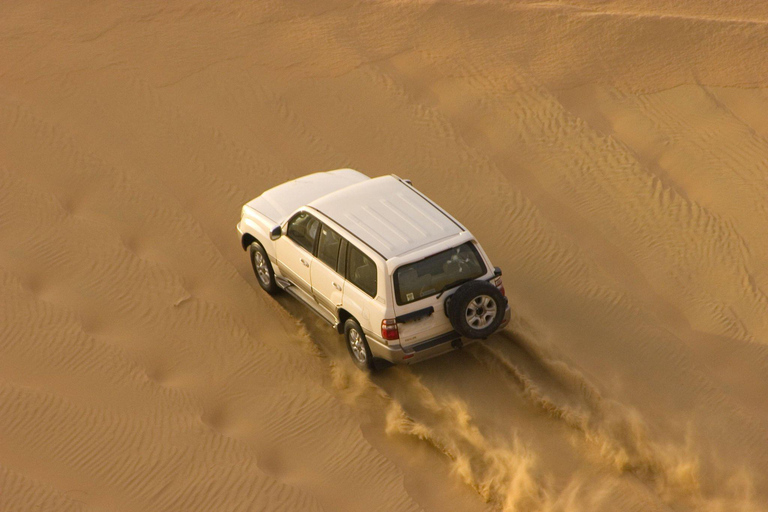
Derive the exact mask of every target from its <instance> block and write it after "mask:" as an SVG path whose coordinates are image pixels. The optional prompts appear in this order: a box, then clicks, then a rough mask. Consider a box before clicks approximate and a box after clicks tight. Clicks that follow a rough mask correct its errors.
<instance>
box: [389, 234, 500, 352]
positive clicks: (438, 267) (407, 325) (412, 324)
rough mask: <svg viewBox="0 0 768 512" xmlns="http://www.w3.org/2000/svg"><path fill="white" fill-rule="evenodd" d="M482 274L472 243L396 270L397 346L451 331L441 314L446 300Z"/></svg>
mask: <svg viewBox="0 0 768 512" xmlns="http://www.w3.org/2000/svg"><path fill="white" fill-rule="evenodd" d="M485 273H486V265H485V263H484V261H483V259H482V257H481V255H480V253H479V252H478V251H477V248H476V247H475V246H474V244H473V243H472V242H466V243H464V244H461V245H460V246H458V247H453V248H451V249H447V250H445V251H442V252H440V253H437V254H434V255H432V256H429V257H427V258H424V259H423V260H421V261H415V262H413V263H410V264H406V265H402V266H400V267H399V268H398V269H396V270H395V272H394V275H393V280H394V283H393V284H394V293H395V315H396V318H397V330H398V332H399V333H400V344H401V345H403V346H409V345H412V344H414V343H419V342H421V341H425V340H428V339H430V338H434V337H436V336H440V335H441V334H445V333H447V332H449V331H451V330H453V326H452V325H451V321H450V320H449V319H448V316H447V315H446V314H445V301H446V299H447V298H448V297H449V296H450V295H452V294H453V293H455V292H456V290H457V289H458V287H459V286H460V285H461V284H462V283H464V282H466V281H471V280H472V279H478V278H480V277H482V276H483V275H484V274H485ZM441 292H442V293H441Z"/></svg>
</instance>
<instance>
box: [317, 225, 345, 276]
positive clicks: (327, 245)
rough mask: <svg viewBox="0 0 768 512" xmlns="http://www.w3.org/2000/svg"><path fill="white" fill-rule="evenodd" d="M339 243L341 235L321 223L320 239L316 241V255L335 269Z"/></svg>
mask: <svg viewBox="0 0 768 512" xmlns="http://www.w3.org/2000/svg"><path fill="white" fill-rule="evenodd" d="M340 245H341V236H339V235H338V233H336V232H335V231H334V230H332V229H331V228H329V227H328V226H326V225H325V224H323V226H322V227H321V228H320V240H319V241H318V242H317V257H318V258H320V261H322V262H323V263H325V264H326V265H328V266H329V267H331V268H332V269H334V270H336V263H337V262H338V261H339V246H340Z"/></svg>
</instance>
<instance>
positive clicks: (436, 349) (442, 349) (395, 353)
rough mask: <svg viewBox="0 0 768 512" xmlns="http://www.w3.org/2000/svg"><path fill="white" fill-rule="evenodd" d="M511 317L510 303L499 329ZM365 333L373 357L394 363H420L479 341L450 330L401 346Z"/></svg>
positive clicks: (507, 322)
mask: <svg viewBox="0 0 768 512" xmlns="http://www.w3.org/2000/svg"><path fill="white" fill-rule="evenodd" d="M511 317H512V312H511V310H510V309H509V305H507V309H506V311H505V312H504V320H503V321H502V322H501V325H500V326H499V329H503V328H504V327H506V326H507V324H509V320H510V318H511ZM365 334H366V339H367V340H368V346H369V347H370V349H371V353H373V357H375V358H378V359H384V360H385V361H389V362H390V363H394V364H413V363H418V362H419V361H424V360H426V359H431V358H433V357H437V356H439V355H442V354H445V353H446V352H451V351H452V350H456V349H457V348H461V347H463V346H466V345H469V344H471V343H474V342H475V341H477V340H471V339H467V338H462V337H461V335H460V334H459V333H457V332H456V331H450V332H447V333H445V334H441V335H440V336H436V337H434V338H431V339H428V340H425V341H422V342H419V343H417V344H415V345H411V346H409V347H401V346H400V345H399V344H398V345H387V344H386V343H385V342H384V340H382V339H381V338H380V337H378V336H376V335H375V334H373V333H371V332H366V333H365Z"/></svg>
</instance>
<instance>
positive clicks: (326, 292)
mask: <svg viewBox="0 0 768 512" xmlns="http://www.w3.org/2000/svg"><path fill="white" fill-rule="evenodd" d="M346 245H347V241H346V240H344V239H343V238H342V237H341V235H339V234H338V233H336V232H335V231H334V230H332V229H331V228H329V227H328V226H326V225H325V224H322V225H321V226H320V234H319V238H318V241H317V255H316V256H315V258H314V259H313V260H312V265H311V277H312V293H314V295H315V300H316V301H317V303H318V304H320V305H321V306H322V307H323V308H325V309H326V310H328V311H329V312H330V313H331V314H332V315H333V316H334V317H336V311H337V309H338V307H339V306H341V300H342V294H343V291H344V278H343V277H342V276H341V275H339V272H338V269H339V254H340V253H341V250H342V248H343V249H344V250H346Z"/></svg>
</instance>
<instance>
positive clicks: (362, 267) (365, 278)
mask: <svg viewBox="0 0 768 512" xmlns="http://www.w3.org/2000/svg"><path fill="white" fill-rule="evenodd" d="M344 266H345V277H346V280H347V282H346V283H345V285H344V307H345V309H347V311H349V312H350V313H352V315H353V316H354V317H355V318H357V320H358V321H359V322H360V324H361V325H362V327H363V328H368V329H370V330H373V327H376V328H378V326H372V325H371V320H370V318H369V315H370V314H369V310H370V308H369V307H367V306H368V305H369V304H370V302H371V299H372V298H375V297H376V294H377V286H378V271H377V269H376V263H375V262H374V261H373V260H372V259H371V258H369V257H368V256H367V255H366V254H365V253H364V252H363V251H361V250H360V249H358V248H357V247H355V246H354V245H352V244H348V250H347V254H346V262H345V265H344Z"/></svg>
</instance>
